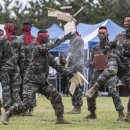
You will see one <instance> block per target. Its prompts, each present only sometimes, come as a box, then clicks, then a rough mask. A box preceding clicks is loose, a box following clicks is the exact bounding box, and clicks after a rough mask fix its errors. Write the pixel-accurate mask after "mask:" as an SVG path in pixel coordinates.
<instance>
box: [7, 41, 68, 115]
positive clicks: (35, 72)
mask: <svg viewBox="0 0 130 130" xmlns="http://www.w3.org/2000/svg"><path fill="white" fill-rule="evenodd" d="M62 41H64V39H62V40H56V41H55V42H54V43H55V44H54V43H48V44H41V45H37V46H35V48H34V50H33V53H32V59H31V62H30V64H29V67H28V69H27V72H26V75H25V77H24V86H23V101H22V102H21V103H19V104H15V105H14V106H12V107H11V108H10V110H9V113H10V115H12V114H14V113H15V111H16V110H17V111H18V112H24V111H26V110H27V109H28V107H29V105H30V103H31V102H32V99H33V98H32V97H33V95H35V94H36V92H39V93H41V94H43V95H45V96H46V97H47V98H48V99H49V100H50V101H51V104H52V106H53V108H54V110H55V115H56V116H57V117H58V116H60V115H63V113H64V107H63V104H62V98H61V96H60V95H59V93H58V92H57V90H56V89H55V87H54V86H53V85H52V84H50V83H49V82H48V71H49V66H51V67H53V68H55V69H56V70H57V71H59V72H61V73H63V74H69V71H67V70H66V69H65V68H63V67H62V66H60V65H58V64H57V63H56V61H55V60H54V57H53V56H52V55H50V54H49V52H48V50H50V49H51V48H53V47H55V46H57V45H59V44H60V43H61V42H62Z"/></svg>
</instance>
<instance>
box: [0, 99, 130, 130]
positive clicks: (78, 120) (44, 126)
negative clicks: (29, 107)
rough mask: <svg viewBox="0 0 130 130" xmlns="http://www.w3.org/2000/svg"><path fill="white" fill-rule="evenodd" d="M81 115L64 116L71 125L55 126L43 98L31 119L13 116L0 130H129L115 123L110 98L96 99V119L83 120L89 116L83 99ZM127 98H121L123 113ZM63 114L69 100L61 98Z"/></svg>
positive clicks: (51, 110) (46, 102) (50, 109)
mask: <svg viewBox="0 0 130 130" xmlns="http://www.w3.org/2000/svg"><path fill="white" fill-rule="evenodd" d="M83 101H84V105H83V106H82V113H81V114H77V115H69V114H65V118H66V119H67V120H70V121H71V122H72V124H69V125H68V124H67V125H56V124H55V115H54V111H53V108H52V106H51V104H50V102H49V100H47V99H46V98H45V97H38V98H37V107H36V108H35V111H34V116H32V117H22V116H13V117H12V118H11V120H10V124H9V125H8V126H3V125H2V124H0V130H129V129H130V125H129V124H128V123H127V122H121V121H117V120H116V119H117V115H118V114H117V112H116V111H115V108H114V104H113V102H112V98H111V97H98V98H97V117H98V118H97V119H94V120H87V121H86V120H84V117H85V116H86V115H88V114H89V112H88V111H87V105H86V104H87V103H86V98H85V97H84V99H83ZM127 101H128V98H122V102H123V105H124V106H125V112H126V109H127ZM63 103H64V107H65V113H66V112H67V111H69V110H71V109H72V106H71V98H70V97H63Z"/></svg>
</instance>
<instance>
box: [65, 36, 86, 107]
mask: <svg viewBox="0 0 130 130" xmlns="http://www.w3.org/2000/svg"><path fill="white" fill-rule="evenodd" d="M67 64H68V65H67ZM67 64H66V67H68V68H69V69H71V70H73V72H74V73H77V72H78V71H79V72H80V73H82V74H84V43H83V40H82V39H81V37H80V36H78V35H77V34H74V35H73V37H72V38H71V40H70V44H69V51H68V62H67ZM82 89H83V86H80V85H79V86H78V87H77V88H76V90H75V92H74V95H73V96H72V105H73V106H74V107H75V108H81V106H82V104H83V100H82Z"/></svg>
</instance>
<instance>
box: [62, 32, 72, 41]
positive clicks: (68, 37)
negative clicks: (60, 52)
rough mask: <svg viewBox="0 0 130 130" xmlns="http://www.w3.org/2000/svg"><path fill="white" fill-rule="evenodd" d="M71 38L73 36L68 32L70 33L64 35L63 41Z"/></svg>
mask: <svg viewBox="0 0 130 130" xmlns="http://www.w3.org/2000/svg"><path fill="white" fill-rule="evenodd" d="M72 36H73V34H72V33H71V32H70V33H68V34H66V35H65V36H64V39H65V40H69V39H71V37H72Z"/></svg>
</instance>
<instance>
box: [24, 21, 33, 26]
mask: <svg viewBox="0 0 130 130" xmlns="http://www.w3.org/2000/svg"><path fill="white" fill-rule="evenodd" d="M23 25H30V26H32V24H31V22H29V21H24V22H23Z"/></svg>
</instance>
